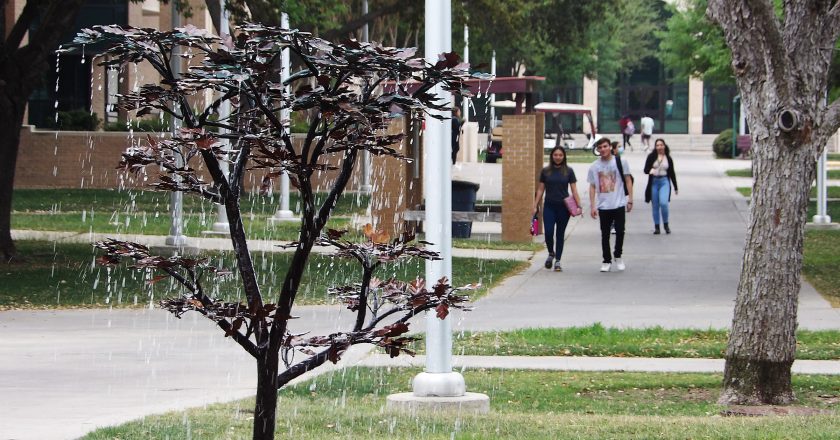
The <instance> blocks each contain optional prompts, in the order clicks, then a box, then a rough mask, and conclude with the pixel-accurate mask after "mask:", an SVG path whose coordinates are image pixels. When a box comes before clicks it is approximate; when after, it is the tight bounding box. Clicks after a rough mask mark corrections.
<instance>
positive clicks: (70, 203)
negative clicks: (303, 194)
mask: <svg viewBox="0 0 840 440" xmlns="http://www.w3.org/2000/svg"><path fill="white" fill-rule="evenodd" d="M324 196H325V194H323V193H320V194H318V196H317V198H318V199H319V200H320V199H322V198H323V197H324ZM290 197H291V200H290V203H289V206H290V207H292V208H295V206H296V204H297V194H294V195H292V196H290ZM368 201H369V196H366V195H356V194H345V195H344V196H343V197H342V198H340V199H339V203H338V204H337V205H336V210H335V215H336V216H339V217H334V218H332V219H331V220H330V222H329V224H328V227H332V228H336V229H341V228H346V227H348V225H349V224H350V221H349V219H347V218H341V217H340V216H342V215H343V216H347V215H352V214H358V213H362V214H363V213H364V211H365V209H366V208H367V204H368ZM278 206H279V201H278V200H277V198H276V197H267V196H260V195H257V194H247V195H246V196H245V197H243V199H242V213H243V222H244V224H245V230H246V232H247V233H248V238H249V239H259V240H296V239H297V236H298V231H299V229H300V225H299V224H298V223H297V222H288V223H278V224H276V225H272V224H269V223H268V220H267V219H268V217H271V216H272V215H274V212H276V210H277V208H278ZM216 215H217V208H216V206H215V205H213V204H212V203H209V202H206V201H202V200H201V199H199V198H197V197H190V196H187V197H184V233H185V234H186V235H187V236H192V237H199V236H201V235H202V231H206V230H209V229H211V228H212V226H213V223H214V222H215V221H216ZM169 226H170V219H169V194H168V193H167V194H163V193H159V192H154V191H114V190H64V189H61V190H15V194H14V212H13V214H12V229H31V230H36V231H70V232H91V231H93V232H98V233H110V234H148V235H167V234H168V233H169Z"/></svg>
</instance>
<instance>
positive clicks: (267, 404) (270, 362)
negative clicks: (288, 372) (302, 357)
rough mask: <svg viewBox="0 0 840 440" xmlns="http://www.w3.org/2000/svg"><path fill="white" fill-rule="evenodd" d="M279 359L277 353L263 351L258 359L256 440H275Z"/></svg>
mask: <svg viewBox="0 0 840 440" xmlns="http://www.w3.org/2000/svg"><path fill="white" fill-rule="evenodd" d="M278 365H279V358H278V356H277V353H276V352H272V351H271V350H267V349H264V350H261V356H260V358H258V359H257V396H256V403H255V405H254V436H253V439H254V440H273V439H274V428H275V424H276V419H277V373H278Z"/></svg>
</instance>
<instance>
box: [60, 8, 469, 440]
mask: <svg viewBox="0 0 840 440" xmlns="http://www.w3.org/2000/svg"><path fill="white" fill-rule="evenodd" d="M74 44H75V45H76V46H80V45H92V44H106V45H107V47H108V49H107V50H106V51H105V52H104V54H103V55H105V61H104V62H102V63H101V64H103V65H123V64H125V63H139V62H144V61H145V62H148V63H149V64H151V66H152V67H154V69H155V70H157V72H158V73H159V74H160V77H161V80H160V84H149V85H144V86H142V87H140V88H139V90H137V91H135V92H132V93H129V94H126V95H122V96H119V106H120V107H121V108H123V109H125V110H130V111H134V110H136V111H137V115H138V116H142V115H144V114H149V113H151V112H152V111H155V110H156V111H158V112H163V113H165V114H167V115H170V116H171V117H172V118H173V119H175V120H177V121H179V122H180V123H181V124H182V128H181V129H180V131H179V133H177V134H175V135H174V136H171V137H169V138H163V137H161V138H153V137H149V138H148V139H145V140H141V142H140V143H139V144H138V145H134V146H132V147H130V148H129V149H128V150H127V151H126V152H125V153H124V154H123V157H122V161H121V162H120V166H119V168H121V169H123V170H126V171H127V172H139V171H143V170H144V169H145V166H146V165H150V164H154V165H157V166H159V167H161V168H162V169H164V170H165V171H166V172H168V175H161V176H160V178H159V179H158V180H157V182H156V183H154V186H156V187H157V189H160V190H168V191H181V192H186V193H193V194H196V195H198V196H200V197H203V198H205V199H207V200H210V201H212V202H214V203H217V204H221V205H223V206H224V208H225V211H226V213H227V216H228V220H229V223H230V236H231V241H232V242H233V248H234V251H235V254H236V260H235V261H236V271H237V272H238V273H239V275H240V276H241V280H242V287H243V290H244V293H245V299H246V302H245V303H229V302H224V301H220V300H218V299H214V298H212V297H210V296H209V295H208V291H207V290H206V289H205V288H204V287H203V284H202V282H203V280H204V278H203V276H202V275H203V274H205V273H215V274H223V273H224V271H223V270H219V269H216V268H213V267H210V266H208V265H207V263H206V261H205V260H201V259H194V258H185V257H179V256H175V257H168V258H164V257H157V256H153V255H151V254H150V252H149V249H148V248H146V247H144V246H142V245H139V244H136V243H130V242H124V241H117V240H109V241H105V242H101V243H98V244H97V246H98V247H100V248H101V249H103V250H105V255H104V256H103V257H102V258H101V259H100V261H101V262H102V263H105V264H118V263H119V262H120V261H122V260H124V259H129V260H133V261H134V267H136V268H139V269H146V270H150V269H151V270H157V271H160V272H162V274H163V276H171V277H172V278H173V279H175V280H176V281H177V282H178V283H180V285H181V286H183V287H184V288H185V293H184V295H183V296H182V297H179V298H174V299H169V300H165V301H162V302H161V305H162V307H163V308H165V309H167V310H169V311H170V312H172V313H174V314H175V315H176V316H180V315H181V314H183V313H185V312H187V311H196V312H198V313H201V314H202V315H204V316H206V317H207V318H209V319H210V320H212V321H213V322H215V323H216V325H218V326H219V327H220V328H221V329H222V330H223V331H224V332H225V335H226V336H230V337H231V338H232V339H233V340H234V341H236V342H237V343H238V344H239V345H240V346H242V348H243V349H245V350H246V351H247V352H248V353H250V354H251V355H252V356H253V357H254V358H255V360H256V364H257V395H256V407H255V411H254V438H255V439H270V438H274V427H275V418H276V411H277V390H278V389H279V388H280V387H282V386H284V385H285V384H287V383H288V382H289V381H290V380H292V379H294V378H295V377H298V376H300V375H301V374H303V373H305V372H306V371H308V370H311V369H313V368H315V367H317V366H319V365H321V364H323V363H324V362H326V361H327V360H330V361H332V362H336V361H337V360H338V359H339V357H340V356H341V354H342V353H343V352H344V351H345V350H346V349H347V348H348V347H349V346H351V345H353V344H358V343H373V344H376V345H379V346H381V347H384V348H385V349H386V350H387V351H388V352H389V353H390V354H391V355H392V356H395V355H397V354H399V353H400V352H401V351H406V350H405V348H404V345H405V343H406V342H407V338H404V337H401V336H400V335H402V334H403V333H405V332H406V331H407V329H408V327H407V324H406V322H407V320H408V319H409V318H410V317H411V316H414V315H416V314H417V313H419V312H421V311H424V310H429V309H437V314H438V316H445V315H446V313H448V309H449V307H451V306H453V307H460V305H461V303H463V302H464V301H465V297H463V296H461V295H459V294H458V289H453V288H451V287H450V286H449V285H448V281H447V280H445V279H444V280H440V281H439V282H437V283H436V285H435V286H434V287H433V289H432V290H431V291H429V290H427V289H426V287H425V283H423V282H422V281H417V282H414V283H408V284H407V283H401V282H397V281H389V282H385V283H383V282H380V281H378V280H375V279H374V278H373V277H372V274H373V270H375V269H376V267H378V265H379V264H380V262H382V261H388V260H393V259H396V258H400V257H403V256H416V257H421V258H437V256H436V254H434V253H430V252H426V251H423V250H421V249H419V248H415V247H412V246H409V245H407V243H408V242H409V241H410V239H411V238H413V237H409V236H404V237H401V238H399V239H396V240H393V241H391V242H387V240H381V235H380V234H377V233H374V232H372V231H368V242H366V243H361V244H352V243H350V242H348V241H346V240H341V233H340V232H337V231H330V232H329V233H328V234H326V235H323V236H322V234H321V233H322V230H323V228H324V225H325V224H326V223H327V220H328V219H329V217H330V215H331V212H332V209H333V208H334V206H335V203H336V200H337V199H338V197H339V196H340V195H341V194H342V193H343V191H344V190H345V187H346V185H347V183H348V182H349V180H350V177H351V174H352V171H353V168H354V165H355V163H356V159H357V157H358V154H359V151H361V150H368V151H370V152H371V153H372V154H377V155H385V156H391V157H395V158H398V159H405V160H407V159H406V158H405V157H402V156H401V155H400V154H399V153H398V152H397V151H396V150H395V149H393V148H391V147H390V145H392V144H394V143H396V142H399V141H400V140H401V137H402V136H401V135H386V134H384V130H385V129H386V128H387V126H388V124H389V122H390V121H391V120H392V119H393V118H395V117H397V116H398V113H404V114H406V115H417V114H422V113H423V112H426V111H427V110H428V109H429V108H432V109H436V110H446V109H445V108H442V107H440V105H438V104H437V103H436V96H434V95H432V94H430V93H429V90H430V89H431V88H432V87H433V86H435V85H436V84H441V85H442V87H443V88H444V89H445V90H449V91H451V92H453V93H460V94H464V95H466V94H468V91H467V90H466V88H465V86H464V83H463V80H464V79H465V78H466V73H465V69H464V68H465V66H463V65H461V64H459V62H458V57H457V55H455V54H445V55H444V56H441V58H440V61H439V62H437V63H436V64H434V65H430V64H429V63H427V62H425V61H424V60H423V59H422V58H415V49H396V48H386V47H381V46H377V45H375V44H367V43H359V42H356V41H345V42H344V43H342V44H334V43H330V42H327V41H325V40H321V39H319V38H314V37H312V36H311V35H309V34H307V33H303V32H299V31H296V30H285V29H280V28H273V27H266V26H262V25H255V24H248V25H245V26H242V27H239V28H238V29H237V35H235V36H234V37H233V38H232V39H230V40H228V41H224V42H223V41H222V40H221V39H219V38H218V37H216V36H213V35H211V34H210V33H208V32H206V31H204V30H200V29H197V28H195V27H192V26H187V27H184V28H178V29H175V30H174V31H168V32H162V31H158V30H153V29H138V28H132V27H119V26H97V27H94V28H93V29H86V30H84V31H83V32H82V33H80V34H79V35H78V36H77V37H76V39H75V41H74ZM283 49H289V50H290V51H291V53H292V54H293V57H294V58H295V60H296V61H297V63H298V64H299V65H301V66H302V68H300V69H299V70H298V71H297V72H295V73H293V74H292V75H290V77H289V78H288V79H286V80H285V81H284V82H282V83H281V82H280V81H279V80H277V78H278V76H279V75H277V72H276V69H275V68H274V66H275V65H276V64H277V63H276V60H277V59H278V58H279V57H280V53H281V51H282V50H283ZM177 58H182V59H185V60H191V63H190V64H191V66H190V67H189V69H188V70H187V71H186V72H185V73H183V74H180V75H177V74H176V72H177V70H176V69H173V68H172V65H173V61H180V60H177ZM408 83H412V88H411V89H412V90H413V92H409V90H408V86H407V85H408ZM386 84H387V85H389V86H388V87H383V86H385V85H386ZM289 85H291V86H294V89H295V90H296V92H295V93H294V94H289V93H288V92H287V91H286V90H288V89H287V88H286V86H289ZM418 86H419V87H418ZM210 92H212V94H213V96H214V99H213V100H212V102H211V103H210V104H209V105H206V106H204V107H203V108H198V109H196V108H195V107H194V106H195V105H196V102H197V101H198V100H197V99H191V98H196V97H199V96H202V94H205V93H210ZM224 101H230V102H231V104H232V105H233V106H234V108H235V109H236V110H235V111H234V112H232V116H230V117H225V115H222V118H221V119H217V117H216V115H218V109H219V106H220V105H221V104H222V102H224ZM284 108H289V109H291V110H292V111H296V112H301V113H303V114H305V115H308V121H309V131H308V133H307V134H306V137H305V139H304V141H303V143H302V145H301V146H300V147H299V148H296V147H295V145H294V144H293V143H292V139H291V136H290V133H289V129H288V121H283V120H280V118H279V117H278V116H277V115H278V113H279V110H281V109H284ZM433 116H435V117H438V118H442V116H440V115H439V114H435V115H433ZM218 128H221V129H224V130H220V133H216V132H213V131H210V130H216V129H218ZM225 140H226V141H229V142H230V143H231V145H232V147H231V148H226V147H225V144H224V142H223V141H225ZM328 155H340V156H341V159H340V160H339V161H338V163H339V165H338V166H337V167H336V168H335V169H337V170H338V176H337V178H336V179H335V180H334V182H333V184H332V188H331V189H330V191H329V193H328V195H327V196H326V198H325V200H324V201H323V203H322V204H321V205H320V206H316V203H315V198H314V192H313V188H312V174H313V173H314V172H316V171H319V170H325V169H328V166H327V165H326V160H325V158H326V156H328ZM225 157H230V162H231V164H230V166H231V172H230V176H226V174H225V173H224V172H223V164H224V163H225V162H224V160H223V158H225ZM199 161H201V162H203V164H204V167H205V168H206V169H207V170H208V172H209V174H210V176H211V178H212V181H211V182H206V181H204V180H203V179H202V178H201V176H200V175H199V174H197V173H196V166H195V165H194V164H195V163H196V162H199ZM225 165H227V164H225ZM248 169H264V170H267V171H268V176H269V178H270V177H271V176H276V175H279V173H280V172H283V171H285V172H287V173H289V176H290V178H291V180H292V182H293V184H294V185H295V187H296V188H297V191H298V192H299V193H300V199H301V205H302V214H301V224H300V234H299V237H298V241H297V242H296V243H294V247H295V249H294V255H293V257H292V259H291V264H290V267H289V269H288V271H287V272H286V274H285V278H284V282H283V286H282V289H281V291H280V293H279V295H278V296H277V297H276V298H266V296H265V295H264V294H263V292H261V290H260V285H259V283H258V282H257V277H256V275H255V272H254V265H253V262H252V257H251V254H250V252H249V251H248V243H247V240H246V235H245V229H244V227H243V223H242V216H241V213H240V209H239V201H240V197H241V195H242V191H243V189H242V181H243V179H242V177H243V174H244V173H245V171H246V170H248ZM319 240H321V241H323V244H331V245H333V246H335V247H337V248H338V255H339V256H354V257H355V258H358V259H359V260H360V261H361V262H362V263H363V266H364V268H365V271H364V274H365V276H364V279H363V281H362V283H360V284H358V285H356V286H355V287H353V286H351V287H344V288H340V289H338V290H337V292H338V293H339V294H340V295H341V297H342V298H344V300H345V301H347V302H348V306H349V308H350V309H351V310H353V311H354V312H355V313H357V319H356V321H355V324H354V326H353V328H352V329H351V330H349V331H347V332H345V333H337V334H332V335H327V336H321V337H309V338H305V339H304V338H301V337H300V336H296V335H293V334H292V333H291V332H290V330H289V320H290V319H291V317H292V307H293V305H294V302H295V297H296V295H297V292H298V288H299V286H300V283H301V278H302V276H303V273H304V269H305V267H306V264H307V261H308V258H309V255H310V252H311V250H312V247H313V245H315V244H316V243H318V242H319ZM272 299H276V301H271V300H272ZM368 314H370V318H369V319H368V320H367V322H365V321H366V315H368ZM281 352H282V359H283V360H285V361H287V364H286V365H285V367H286V368H285V370H283V371H281V368H280V360H281ZM294 352H300V353H302V354H303V355H304V356H305V359H302V360H300V361H296V362H295V361H294V356H292V355H291V353H294Z"/></svg>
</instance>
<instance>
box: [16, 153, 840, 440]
mask: <svg viewBox="0 0 840 440" xmlns="http://www.w3.org/2000/svg"><path fill="white" fill-rule="evenodd" d="M628 157H629V160H630V164H631V169H632V171H633V172H634V173H635V174H636V175H637V176H638V175H640V174H641V173H640V170H639V167H640V166H641V165H642V162H643V158H642V155H641V154H639V153H635V154H634V153H631V154H629V155H628ZM573 166H574V168H575V170H576V172H577V174H578V176H581V179H582V180H583V177H582V176H585V170H586V165H585V164H574V165H573ZM675 166H676V169H677V173H678V177H679V183H680V188H681V191H680V195H679V196H674V197H673V199H672V220H671V225H672V229H673V231H674V233H673V234H671V235H660V236H653V235H652V234H651V233H650V232H651V228H652V225H651V223H652V222H651V220H650V208H649V206H648V205H645V204H644V203H643V200H642V198H643V191H642V189H643V187H642V188H639V189H637V191H636V198H635V200H636V205H637V206H636V208H637V209H636V211H635V212H633V213H631V214H630V215H629V219H628V235H627V239H626V244H625V259H626V261H627V270H626V271H625V272H623V273H618V272H612V273H599V272H598V266H599V263H600V247H599V242H598V240H599V238H598V237H599V236H598V234H599V233H598V226H597V222H596V221H595V220H592V219H589V218H582V219H581V218H577V219H575V220H574V221H573V222H572V223H571V224H570V226H569V229H568V242H567V246H566V252H565V255H564V256H563V266H564V272H561V273H557V272H552V271H548V270H545V269H543V268H542V260H543V259H544V258H545V253H544V252H541V253H537V255H536V256H535V257H534V258H533V260H532V265H531V267H530V268H529V269H527V270H526V271H524V272H523V273H521V274H519V275H517V276H514V277H511V278H509V279H508V280H506V281H505V282H504V283H503V284H502V285H500V286H498V287H497V288H495V289H494V290H493V292H492V293H491V294H490V295H488V296H487V297H485V298H483V299H481V300H479V301H477V302H476V304H475V310H474V311H472V312H469V313H455V314H453V317H454V319H453V327H454V329H455V331H461V330H506V329H513V328H521V327H539V326H544V327H557V326H569V325H590V324H592V323H595V322H600V323H602V324H603V325H605V326H618V327H642V326H653V325H661V326H663V327H696V328H709V327H712V328H725V327H728V326H729V323H730V321H731V319H732V306H733V300H734V296H735V289H736V287H737V283H738V276H739V264H740V258H741V252H742V249H741V247H742V244H743V240H744V231H745V226H746V222H745V218H746V215H747V211H746V201H745V199H744V198H743V197H742V196H740V195H739V194H738V193H736V192H735V190H734V188H735V186H736V185H743V183H738V181H737V180H736V179H732V178H728V177H725V175H724V173H723V171H724V169H725V168H727V167H729V168H745V167H747V166H748V162H745V161H738V160H735V161H715V160H712V159H711V158H710V157H709V155H708V154H698V153H690V152H677V153H675ZM476 169H477V170H478V171H476V172H479V173H480V172H481V171H480V167H478V168H476ZM638 180H639V184H640V185H642V184H643V183H644V179H638ZM581 187H582V188H584V187H585V185H581ZM581 197H582V198H583V199H584V200H587V198H586V195H585V193H583V192H582V193H581ZM83 235H86V234H83ZM78 239H82V238H78ZM205 240H211V239H205ZM221 241H222V242H224V240H223V239H222V240H221ZM206 243H211V242H210V241H208V242H206ZM263 245H264V246H268V244H263ZM501 254H502V255H505V254H510V252H509V251H502V253H501ZM486 255H487V257H490V256H492V255H498V253H492V252H488V253H486ZM295 314H296V315H297V316H300V317H301V319H298V320H296V321H295V324H297V325H299V326H300V327H299V328H292V331H307V330H311V331H312V332H313V334H324V333H329V332H332V331H336V330H338V329H340V328H344V327H343V325H344V324H345V323H347V322H348V320H349V319H350V318H351V316H350V315H349V314H348V313H347V312H346V311H345V310H343V309H341V308H338V307H299V308H296V309H295ZM799 321H800V327H801V328H809V329H827V328H833V329H840V312H838V311H837V310H834V309H832V308H831V307H830V306H829V305H828V303H827V302H826V301H825V300H823V299H822V298H821V297H820V296H819V295H818V294H817V293H816V292H815V291H814V289H813V288H812V287H811V286H809V285H807V284H803V289H802V293H801V300H800V308H799ZM422 327H423V320H422V319H420V320H417V322H416V323H415V324H414V325H413V327H412V328H413V329H415V330H419V329H422ZM0 332H2V335H3V336H2V338H0V396H2V399H0V440H5V439H39V440H41V439H67V438H75V437H78V436H80V435H83V434H84V433H86V432H88V431H90V430H92V429H94V428H96V427H99V426H104V425H112V424H117V423H121V422H124V421H128V420H132V419H136V418H139V417H142V416H144V415H147V414H153V413H157V412H162V411H166V410H170V409H180V408H184V407H189V406H198V405H202V404H205V403H208V402H215V401H226V400H232V399H236V398H240V397H246V396H250V395H252V394H253V390H254V383H255V381H254V371H253V369H254V366H253V362H252V360H251V359H250V358H249V357H248V356H247V355H246V354H245V353H244V352H243V351H242V350H241V349H239V348H238V347H237V346H236V345H235V344H233V343H231V341H228V340H226V339H225V338H223V337H222V335H221V333H220V332H219V331H218V330H217V329H216V328H215V327H213V326H211V325H210V323H209V322H207V321H206V320H205V319H204V318H201V317H200V316H198V315H195V314H191V315H187V316H185V317H184V318H183V319H180V320H179V319H175V318H173V317H172V316H171V315H169V314H168V313H165V312H162V311H160V310H65V311H8V312H0ZM381 361H382V357H381V356H376V355H370V354H369V353H368V352H367V351H366V350H365V349H364V348H363V347H356V348H354V350H353V351H352V352H351V353H349V354H348V355H347V356H345V358H344V360H343V362H344V365H370V364H376V363H378V362H381ZM407 361H411V360H410V359H408V358H398V359H396V360H395V361H389V362H398V363H399V362H407ZM414 362H417V360H414ZM455 363H456V365H462V366H465V367H467V368H472V367H478V366H481V367H493V366H516V367H517V368H549V369H567V368H570V369H596V370H603V369H623V370H643V371H697V370H696V369H698V368H700V369H701V370H699V371H718V369H719V368H720V363H721V361H716V360H710V361H709V360H683V359H614V358H554V357H547V358H520V357H517V358H509V357H501V358H498V357H466V356H465V357H456V358H455ZM812 364H813V365H812ZM340 365H342V364H340ZM795 368H797V371H800V372H805V371H807V372H824V373H831V374H837V373H840V366H838V365H837V362H825V363H811V362H805V361H797V362H796V364H795ZM799 368H802V370H799ZM807 368H818V369H816V370H813V369H807Z"/></svg>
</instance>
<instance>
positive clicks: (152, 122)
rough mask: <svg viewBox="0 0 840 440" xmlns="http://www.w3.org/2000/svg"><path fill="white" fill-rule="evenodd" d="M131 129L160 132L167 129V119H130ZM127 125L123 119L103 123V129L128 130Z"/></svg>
mask: <svg viewBox="0 0 840 440" xmlns="http://www.w3.org/2000/svg"><path fill="white" fill-rule="evenodd" d="M131 129H132V130H134V131H144V132H155V133H160V132H164V131H169V120H168V119H166V120H161V119H160V118H151V119H139V120H134V121H131ZM128 130H129V126H128V124H126V122H125V121H117V122H109V123H107V124H105V131H128Z"/></svg>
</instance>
